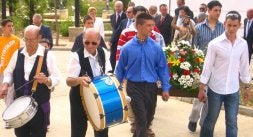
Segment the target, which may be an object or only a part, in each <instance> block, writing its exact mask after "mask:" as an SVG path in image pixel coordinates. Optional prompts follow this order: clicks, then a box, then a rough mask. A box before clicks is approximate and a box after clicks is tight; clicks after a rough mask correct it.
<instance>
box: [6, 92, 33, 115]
mask: <svg viewBox="0 0 253 137" xmlns="http://www.w3.org/2000/svg"><path fill="white" fill-rule="evenodd" d="M30 103H31V97H28V96H22V97H20V98H18V99H16V100H14V102H13V103H12V104H11V105H10V106H9V107H7V108H6V109H5V111H4V112H3V119H4V120H9V119H13V118H15V117H16V116H18V115H20V114H21V113H23V112H24V110H26V108H27V107H28V106H29V105H30Z"/></svg>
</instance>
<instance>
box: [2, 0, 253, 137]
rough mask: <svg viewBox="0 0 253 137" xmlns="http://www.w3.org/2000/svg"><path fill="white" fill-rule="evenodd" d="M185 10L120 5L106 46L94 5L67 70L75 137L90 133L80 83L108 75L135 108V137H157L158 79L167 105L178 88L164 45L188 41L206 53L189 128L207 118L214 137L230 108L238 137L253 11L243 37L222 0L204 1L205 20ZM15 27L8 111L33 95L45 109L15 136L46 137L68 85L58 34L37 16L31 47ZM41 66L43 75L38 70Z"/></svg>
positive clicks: (204, 126) (231, 132)
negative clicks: (57, 51) (57, 97)
mask: <svg viewBox="0 0 253 137" xmlns="http://www.w3.org/2000/svg"><path fill="white" fill-rule="evenodd" d="M177 6H178V7H177V8H176V9H175V16H174V17H173V16H171V15H170V14H169V13H168V10H170V9H168V6H167V4H165V3H164V4H161V5H159V7H157V6H155V5H151V6H150V7H143V6H135V4H134V3H133V2H130V3H129V4H128V5H123V2H122V1H120V0H117V1H115V2H114V11H115V13H114V14H112V15H111V16H110V23H111V26H112V32H113V33H112V36H111V38H110V40H109V41H108V43H107V42H105V34H104V24H103V21H102V20H101V18H98V17H97V15H96V12H97V9H96V8H95V7H89V8H88V11H87V15H86V16H84V17H83V32H82V33H81V34H79V35H78V36H77V37H76V39H75V42H74V44H73V47H72V49H71V52H72V53H71V54H72V55H71V58H70V59H69V60H70V61H69V65H68V71H67V79H66V83H67V85H68V86H69V87H70V92H69V101H70V115H71V137H83V136H85V135H86V130H87V121H88V116H87V112H85V109H84V106H83V104H82V98H81V95H80V86H84V87H89V84H90V83H91V82H92V80H93V78H95V77H98V76H101V75H104V74H106V73H114V74H115V76H116V78H117V79H118V81H119V83H121V84H122V85H125V87H126V93H127V96H129V97H130V98H131V102H130V105H129V106H128V110H129V121H130V125H131V127H130V131H131V133H133V137H155V131H153V128H152V125H153V124H152V121H153V119H154V115H155V110H156V106H157V90H158V85H157V82H158V81H160V83H161V88H162V94H161V97H162V99H163V100H164V101H168V99H169V97H170V95H169V90H170V88H171V85H170V83H169V79H170V75H169V68H168V65H167V59H166V56H165V54H164V52H163V47H167V46H168V45H170V44H177V43H178V42H179V41H181V40H185V41H189V43H191V45H192V46H193V47H196V48H198V49H201V50H202V51H203V52H204V53H205V56H206V57H205V61H204V66H203V71H202V74H201V78H200V82H199V83H200V84H199V95H198V98H195V99H194V102H193V107H192V112H191V114H190V116H189V123H188V129H189V130H190V131H191V132H195V131H196V128H197V122H198V121H200V122H199V123H200V124H199V125H200V127H201V131H200V137H213V132H214V127H215V123H216V121H217V118H218V116H219V112H220V109H221V106H222V103H224V109H225V116H226V122H225V123H226V136H227V137H236V136H237V131H238V127H237V114H238V107H239V106H238V105H239V98H240V97H239V82H240V81H241V82H242V83H243V84H244V88H243V91H244V92H245V94H244V98H245V100H248V98H249V92H250V89H249V82H250V80H251V77H250V72H249V64H250V60H251V55H252V53H253V23H252V22H253V9H249V10H248V11H247V18H245V19H244V22H243V23H244V35H243V37H242V38H241V37H240V36H238V35H237V31H238V29H239V28H240V27H241V20H242V18H241V15H240V13H238V12H237V11H229V12H228V13H227V14H226V16H225V20H224V21H222V22H221V21H220V20H219V17H220V14H221V11H222V3H221V2H219V1H217V0H211V1H210V2H208V3H202V4H201V5H200V7H199V13H198V15H197V16H194V15H193V12H192V10H191V9H190V7H188V6H186V5H185V1H184V0H177ZM126 7H127V8H126ZM124 9H126V10H125V11H124ZM158 10H159V12H160V14H158ZM13 23H14V22H12V20H10V19H4V20H2V22H1V28H2V36H0V56H1V57H0V64H1V66H0V80H1V81H0V82H1V86H0V98H1V99H4V100H5V102H6V106H7V108H8V106H9V105H10V104H11V103H12V102H13V101H15V99H17V98H18V97H21V96H24V95H30V96H32V97H33V98H34V99H35V101H36V102H37V103H38V111H37V113H36V115H35V116H34V117H33V118H32V119H31V120H30V121H29V122H28V123H26V124H24V125H23V126H21V127H18V128H15V129H14V131H15V135H16V136H17V137H45V136H46V132H47V128H48V125H49V124H50V118H49V117H50V94H51V92H52V91H53V90H54V87H55V86H56V85H57V84H58V83H59V81H60V72H59V69H58V67H57V65H56V62H57V60H56V59H55V57H54V55H53V53H52V51H51V50H50V49H52V48H53V38H52V32H51V30H50V28H49V27H47V26H44V25H43V24H42V16H41V14H35V15H34V16H33V25H29V26H27V27H26V28H25V29H24V38H23V41H24V43H25V45H24V47H22V46H21V44H20V41H21V40H20V39H19V38H18V37H17V36H15V35H13V34H12V31H13ZM108 50H110V52H108ZM40 57H43V58H45V59H44V61H43V62H42V65H39V64H40V62H39V60H40ZM39 67H41V71H40V72H37V70H38V68H39ZM33 81H34V82H35V81H36V82H38V85H37V87H36V92H31V90H32V88H33V83H34V82H33ZM199 119H200V120H199ZM108 132H109V128H105V129H102V130H100V131H97V130H95V129H94V136H95V137H108Z"/></svg>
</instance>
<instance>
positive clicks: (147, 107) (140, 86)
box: [126, 80, 158, 137]
mask: <svg viewBox="0 0 253 137" xmlns="http://www.w3.org/2000/svg"><path fill="white" fill-rule="evenodd" d="M126 90H127V94H128V96H130V97H131V103H130V104H131V107H132V110H133V113H134V115H135V124H136V131H135V133H134V135H133V137H147V129H148V127H149V126H150V124H151V122H152V120H153V119H154V114H155V108H156V102H157V90H158V88H157V85H156V83H146V82H131V81H129V80H128V81H127V87H126Z"/></svg>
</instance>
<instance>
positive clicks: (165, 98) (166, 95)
mask: <svg viewBox="0 0 253 137" xmlns="http://www.w3.org/2000/svg"><path fill="white" fill-rule="evenodd" d="M169 98H170V94H169V92H162V99H163V101H168V99H169Z"/></svg>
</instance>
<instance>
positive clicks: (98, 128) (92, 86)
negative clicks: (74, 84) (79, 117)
mask: <svg viewBox="0 0 253 137" xmlns="http://www.w3.org/2000/svg"><path fill="white" fill-rule="evenodd" d="M89 88H91V91H92V92H93V93H96V94H98V91H97V89H96V87H95V85H94V84H93V83H91V84H89ZM83 90H84V87H83V86H80V94H81V99H82V104H83V108H84V110H85V112H86V114H87V118H88V120H89V121H90V123H91V125H92V126H93V128H94V129H95V130H96V131H100V130H103V129H105V128H106V127H105V116H104V117H102V118H101V119H100V127H97V126H96V125H95V123H94V122H93V121H92V118H91V116H90V113H89V111H88V108H87V106H86V103H85V102H86V100H85V98H84V93H83ZM96 103H97V105H98V111H99V114H102V115H105V112H104V108H103V105H102V101H101V98H100V97H99V96H98V98H97V99H96Z"/></svg>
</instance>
